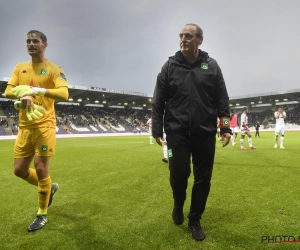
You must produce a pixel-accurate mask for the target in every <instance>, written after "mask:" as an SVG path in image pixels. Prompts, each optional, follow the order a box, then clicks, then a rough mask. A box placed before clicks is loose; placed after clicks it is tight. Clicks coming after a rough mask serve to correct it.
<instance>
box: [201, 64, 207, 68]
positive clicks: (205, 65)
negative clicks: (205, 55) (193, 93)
mask: <svg viewBox="0 0 300 250" xmlns="http://www.w3.org/2000/svg"><path fill="white" fill-rule="evenodd" d="M200 68H201V69H208V64H207V63H201V66H200Z"/></svg>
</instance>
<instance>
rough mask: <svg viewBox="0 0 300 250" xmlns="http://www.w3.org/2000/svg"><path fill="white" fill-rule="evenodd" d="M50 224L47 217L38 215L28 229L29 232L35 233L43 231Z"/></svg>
mask: <svg viewBox="0 0 300 250" xmlns="http://www.w3.org/2000/svg"><path fill="white" fill-rule="evenodd" d="M47 222H48V220H47V216H46V215H37V216H36V219H35V220H34V222H32V223H31V224H30V226H29V227H28V232H34V231H36V230H39V229H41V228H42V227H43V226H44V225H45V224H46V223H47Z"/></svg>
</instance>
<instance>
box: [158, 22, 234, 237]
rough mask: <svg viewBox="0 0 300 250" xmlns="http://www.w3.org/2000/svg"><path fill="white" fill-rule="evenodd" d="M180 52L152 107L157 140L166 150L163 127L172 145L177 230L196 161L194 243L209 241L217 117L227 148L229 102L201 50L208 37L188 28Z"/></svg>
mask: <svg viewBox="0 0 300 250" xmlns="http://www.w3.org/2000/svg"><path fill="white" fill-rule="evenodd" d="M179 36H180V51H178V52H177V53H176V54H175V56H172V57H169V60H168V61H167V62H166V63H165V64H164V66H163V67H162V70H161V72H160V73H159V74H158V76H157V82H156V86H155V90H154V95H153V101H152V135H153V137H154V138H155V140H156V142H157V143H158V144H159V145H161V138H162V137H163V127H164V129H165V132H166V135H167V141H168V156H169V170H170V184H171V187H172V190H173V199H174V207H173V211H172V218H173V221H174V223H175V224H177V225H180V224H182V223H183V221H184V215H183V205H184V202H185V199H186V189H187V185H188V178H189V176H190V173H191V167H190V159H191V156H192V163H193V173H194V185H193V190H192V196H191V206H190V212H189V214H188V218H189V222H188V227H189V229H190V230H191V232H192V236H193V238H194V239H195V240H204V239H205V234H204V232H203V230H202V228H201V226H200V219H201V216H202V214H203V212H204V210H205V205H206V200H207V197H208V194H209V190H210V180H211V176H212V169H213V163H214V155H215V144H216V138H215V137H216V132H217V124H216V120H217V117H219V118H220V128H221V135H222V141H223V146H226V145H227V144H228V143H229V141H230V136H231V130H230V128H229V127H230V113H229V103H228V101H229V98H228V94H227V90H226V86H225V82H224V79H223V76H222V72H221V69H220V67H219V65H218V64H217V62H216V61H215V60H214V59H212V58H210V57H209V56H208V54H207V53H206V52H204V51H202V50H199V49H198V47H199V46H200V45H201V44H202V41H203V32H202V30H201V28H200V27H199V26H198V25H196V24H187V25H186V26H185V27H184V28H183V29H182V31H181V32H180V34H179Z"/></svg>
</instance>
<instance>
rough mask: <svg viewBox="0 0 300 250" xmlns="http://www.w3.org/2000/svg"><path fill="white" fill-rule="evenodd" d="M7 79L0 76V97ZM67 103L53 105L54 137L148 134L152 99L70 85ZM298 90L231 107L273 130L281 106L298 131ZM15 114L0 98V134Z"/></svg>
mask: <svg viewBox="0 0 300 250" xmlns="http://www.w3.org/2000/svg"><path fill="white" fill-rule="evenodd" d="M8 80H9V78H8V77H0V94H3V93H4V91H5V88H6V84H7V81H8ZM69 95H70V99H69V101H68V102H65V103H63V102H58V103H56V104H55V109H56V118H57V128H56V131H57V134H72V133H73V134H97V133H147V132H148V130H147V127H146V125H145V124H146V122H147V120H148V119H149V118H150V116H151V112H150V108H151V98H152V97H151V96H149V95H146V94H143V93H139V92H130V91H120V90H113V89H107V88H100V87H87V86H76V85H70V86H69ZM299 102H300V90H299V89H297V90H292V91H285V92H280V93H264V94H257V95H249V96H240V97H232V98H230V108H231V109H234V110H235V113H236V114H238V116H239V118H240V115H241V113H242V108H243V107H245V106H247V107H248V108H249V113H248V117H249V124H250V127H253V126H254V124H255V123H256V122H257V121H259V122H260V124H261V125H263V126H261V129H269V128H272V127H274V125H275V120H274V111H275V110H277V106H278V105H281V106H283V107H284V109H285V110H286V111H287V119H286V123H289V124H292V125H291V126H290V127H297V126H299V128H300V106H299ZM17 123H18V112H17V111H16V110H15V109H14V107H13V101H11V100H8V99H6V98H4V97H2V98H1V97H0V134H1V135H4V134H6V135H12V134H16V133H17V131H18V124H17Z"/></svg>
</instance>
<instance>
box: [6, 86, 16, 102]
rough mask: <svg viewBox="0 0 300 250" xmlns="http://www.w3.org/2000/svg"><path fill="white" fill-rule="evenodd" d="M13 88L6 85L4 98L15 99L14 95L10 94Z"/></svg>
mask: <svg viewBox="0 0 300 250" xmlns="http://www.w3.org/2000/svg"><path fill="white" fill-rule="evenodd" d="M13 88H14V86H12V85H7V87H6V89H5V92H4V96H5V97H6V98H8V99H17V97H15V95H14V93H13V92H12V89H13Z"/></svg>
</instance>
